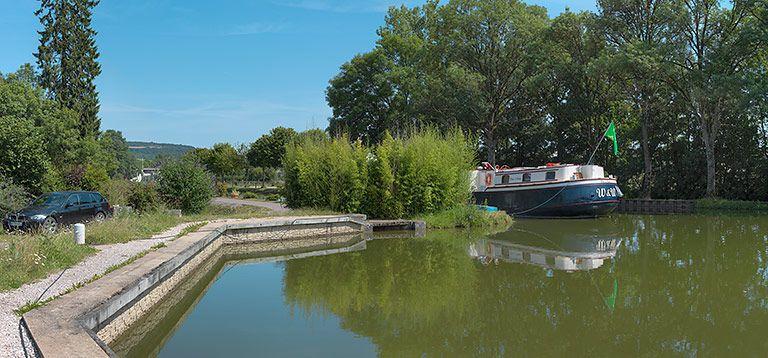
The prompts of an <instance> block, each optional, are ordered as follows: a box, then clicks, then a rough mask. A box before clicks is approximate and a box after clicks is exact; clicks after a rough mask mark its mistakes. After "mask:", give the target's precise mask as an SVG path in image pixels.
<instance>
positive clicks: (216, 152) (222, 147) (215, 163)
mask: <svg viewBox="0 0 768 358" xmlns="http://www.w3.org/2000/svg"><path fill="white" fill-rule="evenodd" d="M205 157H206V158H205V159H204V162H203V163H204V164H205V166H206V168H208V170H209V171H210V172H211V173H213V174H215V175H217V176H225V175H232V174H234V173H235V172H237V171H238V170H240V169H242V168H243V166H244V164H245V163H244V162H245V161H244V160H243V158H242V157H241V156H240V154H239V153H238V152H237V150H236V149H235V148H234V147H233V146H232V145H231V144H229V143H217V144H214V145H213V148H212V149H210V150H209V151H208V153H207V155H205Z"/></svg>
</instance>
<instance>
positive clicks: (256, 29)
mask: <svg viewBox="0 0 768 358" xmlns="http://www.w3.org/2000/svg"><path fill="white" fill-rule="evenodd" d="M290 27H291V26H290V24H289V23H287V22H260V21H257V22H252V23H249V24H244V25H239V26H235V27H234V28H232V29H231V30H230V31H227V32H226V35H230V36H238V35H257V34H275V33H280V32H285V31H286V30H288V29H289V28H290Z"/></svg>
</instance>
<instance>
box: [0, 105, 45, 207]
mask: <svg viewBox="0 0 768 358" xmlns="http://www.w3.org/2000/svg"><path fill="white" fill-rule="evenodd" d="M0 128H3V130H0V176H2V177H5V178H7V179H10V180H11V181H13V182H14V183H16V184H19V185H22V186H24V187H25V188H27V189H28V190H30V191H33V192H40V191H41V190H42V186H43V181H44V178H45V175H46V172H47V171H48V169H49V162H48V156H47V155H46V154H45V151H44V150H43V139H42V137H41V136H40V133H39V132H38V130H37V128H35V125H34V122H33V121H32V120H30V119H23V118H17V117H15V116H8V115H0Z"/></svg>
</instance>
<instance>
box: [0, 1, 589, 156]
mask: <svg viewBox="0 0 768 358" xmlns="http://www.w3.org/2000/svg"><path fill="white" fill-rule="evenodd" d="M3 2H4V4H3V6H2V8H3V11H2V13H0V34H2V36H0V49H2V50H0V72H3V73H7V72H11V71H14V70H15V69H17V68H18V67H19V65H21V64H23V63H26V62H31V63H34V57H33V56H32V53H33V52H34V51H35V50H36V48H37V44H38V37H37V33H36V31H37V30H38V29H39V27H40V26H39V22H38V21H37V18H35V16H34V14H33V13H34V11H35V9H36V8H37V6H38V4H39V2H38V1H32V0H23V1H21V0H20V1H16V0H14V1H10V0H5V1H3ZM403 3H405V4H406V5H419V4H420V3H423V1H409V0H355V1H338V0H274V1H270V0H256V1H245V0H228V1H203V0H102V1H101V4H100V5H99V6H98V7H97V8H96V10H95V13H94V19H93V26H94V28H95V29H96V30H97V31H98V32H99V34H98V36H97V38H96V41H97V44H98V46H99V50H100V52H101V59H100V61H101V66H102V74H101V76H100V77H99V78H98V79H97V86H98V90H99V92H100V99H101V112H100V115H101V118H102V129H117V130H120V131H122V132H123V134H124V135H125V136H126V138H128V139H129V140H151V141H157V142H169V143H182V144H190V145H195V146H210V145H212V144H213V143H217V142H230V143H248V142H251V141H253V140H254V139H256V138H258V137H259V136H260V135H262V134H263V133H265V132H267V131H269V129H270V128H272V127H275V126H278V125H282V126H286V127H293V128H295V129H297V130H304V129H307V128H314V127H319V128H325V127H326V125H327V119H328V117H329V116H330V114H331V110H330V108H328V106H327V104H326V102H325V88H326V86H327V84H328V80H329V79H330V78H331V77H333V76H334V75H335V74H336V73H338V70H339V66H341V65H342V64H343V63H344V62H346V61H347V60H349V59H351V58H352V57H353V56H354V55H355V54H357V53H361V52H365V51H368V50H370V49H371V48H373V45H374V42H375V40H376V29H377V28H378V27H379V26H381V24H382V23H383V21H384V15H385V12H386V10H387V8H388V7H389V6H390V5H400V4H403ZM529 3H535V4H539V5H543V6H546V7H547V8H548V9H549V12H550V16H555V15H557V14H559V13H560V12H562V11H563V9H564V8H565V7H566V6H568V7H570V9H571V10H573V11H579V10H594V8H595V5H594V1H592V0H578V1H560V0H558V1H543V0H537V1H529Z"/></svg>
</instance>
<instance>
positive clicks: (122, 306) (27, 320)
mask: <svg viewBox="0 0 768 358" xmlns="http://www.w3.org/2000/svg"><path fill="white" fill-rule="evenodd" d="M247 221H248V220H247V219H246V220H244V222H242V223H236V224H225V225H220V224H219V225H217V224H208V225H206V226H211V227H208V229H209V231H208V232H207V233H206V234H205V235H201V233H205V232H206V231H205V230H204V229H205V228H206V227H203V228H200V229H199V230H198V231H196V232H193V233H189V234H187V235H185V236H184V237H182V238H178V239H176V240H174V241H172V242H170V243H169V245H168V246H166V247H163V248H160V249H158V250H155V251H152V252H150V253H148V254H147V255H145V256H144V257H142V258H140V259H138V260H136V261H134V262H133V263H131V264H129V265H126V266H124V267H122V268H120V269H118V270H115V271H113V272H111V273H109V274H107V275H105V276H104V277H102V278H100V279H99V280H96V281H94V282H92V283H89V284H88V285H86V286H84V287H82V288H80V289H78V290H76V291H74V292H72V293H69V294H66V295H64V296H61V297H59V298H58V299H56V300H54V301H53V302H51V303H49V304H48V305H46V306H43V307H41V308H38V309H35V310H33V311H30V312H28V313H26V314H24V315H23V317H22V320H23V322H24V325H25V326H26V329H27V332H28V333H29V337H30V339H31V340H32V345H33V347H34V348H35V350H36V351H37V353H38V355H40V356H44V357H74V356H88V357H104V356H109V357H112V356H115V353H114V352H113V351H112V350H111V349H110V348H109V346H108V345H107V344H106V343H105V342H104V341H103V340H102V339H100V338H99V336H98V334H97V332H98V331H99V330H100V329H101V328H103V327H105V326H106V325H107V324H109V323H110V322H112V321H113V320H115V319H117V318H118V317H119V316H120V315H121V313H122V312H124V311H125V310H126V309H128V308H130V307H131V306H132V305H133V304H134V303H135V302H137V301H138V300H140V299H141V298H142V297H144V296H146V295H147V294H149V293H150V292H151V291H152V290H153V289H154V288H155V287H156V286H158V285H159V284H160V283H163V282H164V280H166V279H167V278H169V277H170V276H171V275H172V274H174V273H175V272H176V271H177V270H179V269H180V268H182V267H184V266H185V265H186V263H188V262H189V261H190V260H191V259H193V258H195V257H196V256H197V255H198V254H199V253H200V252H202V251H203V250H205V249H206V248H208V247H209V246H211V244H212V243H214V242H217V239H220V238H222V237H225V235H226V234H227V233H229V232H236V231H239V230H249V231H250V230H254V229H255V230H257V231H258V230H259V229H262V230H263V229H271V230H285V229H286V228H289V229H291V230H289V232H288V233H290V231H293V229H296V228H297V227H310V228H316V227H327V228H328V229H331V228H334V227H337V226H340V227H342V226H351V227H355V228H354V229H352V228H350V229H351V230H353V231H348V232H346V233H347V234H349V233H351V232H358V233H363V232H370V231H372V228H371V225H370V224H368V223H367V222H366V217H365V215H338V216H318V217H295V218H277V219H271V218H262V219H256V220H255V221H254V220H251V222H247ZM318 236H326V235H323V234H319V235H318ZM286 239H290V237H282V238H280V239H279V240H286ZM223 241H224V240H221V242H219V244H220V245H223V244H227V243H225V242H223ZM253 242H260V241H259V240H254V241H253ZM121 283H122V284H121Z"/></svg>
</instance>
